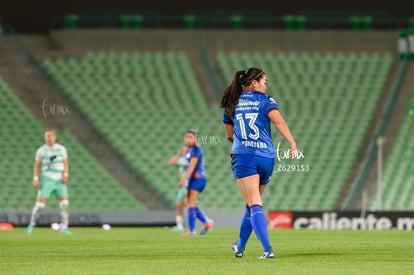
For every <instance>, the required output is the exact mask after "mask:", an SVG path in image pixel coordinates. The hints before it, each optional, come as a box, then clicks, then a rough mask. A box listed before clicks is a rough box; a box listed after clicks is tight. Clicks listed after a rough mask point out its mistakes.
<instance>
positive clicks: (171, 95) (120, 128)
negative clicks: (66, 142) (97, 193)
mask: <svg viewBox="0 0 414 275" xmlns="http://www.w3.org/2000/svg"><path fill="white" fill-rule="evenodd" d="M392 62H393V59H392V57H391V55H390V54H376V53H374V54H368V53H323V54H319V53H315V54H308V53H261V52H248V53H236V52H227V53H220V54H219V55H218V56H217V63H218V65H219V68H220V71H221V72H222V74H223V77H224V79H225V80H226V82H229V81H230V80H231V79H232V77H233V73H234V71H235V70H238V69H240V68H247V67H249V66H251V65H255V64H257V65H258V66H261V67H262V68H263V69H264V70H265V71H266V72H268V74H269V81H268V86H269V93H270V94H272V95H274V97H275V98H276V100H277V101H278V103H279V104H280V108H281V112H282V114H284V115H285V116H286V119H287V121H288V123H289V125H290V126H291V128H292V130H293V133H294V135H295V136H296V138H297V141H298V144H299V146H300V147H301V148H302V149H303V150H304V154H305V158H304V159H301V160H283V162H281V163H278V162H277V163H276V167H275V168H276V169H277V165H278V164H290V165H309V169H310V172H290V173H288V172H275V173H274V180H273V182H272V184H270V185H269V187H268V189H269V190H267V192H266V193H265V196H264V200H265V203H266V205H267V207H268V208H273V209H297V210H304V209H331V208H333V207H334V205H335V203H336V200H337V199H338V196H339V193H340V192H341V191H342V188H343V185H344V183H345V181H346V179H347V177H348V176H349V173H350V170H351V166H352V165H353V163H354V161H355V160H356V154H357V152H358V150H359V149H360V146H361V142H362V139H363V137H364V135H365V133H366V130H367V127H368V125H369V122H370V119H371V118H372V115H373V112H374V110H375V107H376V105H377V103H378V100H379V95H380V94H381V91H382V89H383V87H384V84H385V81H386V79H387V77H388V73H389V70H390V68H391V65H392ZM43 66H44V68H45V69H46V70H47V72H48V73H49V74H50V75H51V76H52V77H53V78H54V79H55V80H56V82H57V83H58V85H60V87H61V88H62V90H63V91H64V92H65V93H66V94H67V95H69V96H70V97H71V98H72V99H73V100H74V102H75V103H76V104H77V105H78V107H79V108H80V109H81V110H82V111H83V112H84V113H85V114H86V115H87V117H88V119H89V120H90V122H91V123H92V124H93V125H95V126H96V127H97V128H98V129H99V131H101V133H102V134H103V135H105V136H106V137H107V138H108V140H109V141H110V142H111V143H112V144H113V145H114V146H115V148H117V149H118V150H119V152H120V153H122V154H123V155H124V156H125V158H126V159H127V160H128V161H129V162H130V163H131V164H132V165H133V166H134V167H135V169H136V170H137V171H140V172H141V173H142V174H143V175H144V176H145V177H146V178H147V179H148V180H149V182H151V183H152V184H153V185H154V186H155V187H157V188H158V189H159V190H160V192H161V193H162V194H164V195H165V196H166V197H167V198H168V199H169V200H170V201H171V202H172V203H173V202H174V201H175V195H176V187H175V184H176V183H177V181H178V175H177V170H176V168H173V167H168V166H167V164H166V162H167V160H168V158H169V156H170V155H173V154H174V153H175V152H176V151H177V149H178V148H179V146H181V145H182V136H183V133H184V131H185V130H186V129H187V128H196V129H197V130H198V136H199V142H200V143H201V145H202V147H203V149H204V152H205V166H206V173H207V177H208V187H207V188H206V190H205V192H204V193H203V195H202V197H201V198H200V204H201V205H202V206H204V207H206V208H207V209H211V210H218V209H239V208H240V207H242V203H240V199H241V196H240V195H239V191H238V188H237V186H236V184H235V183H234V179H233V177H232V173H231V166H230V158H229V155H228V153H229V151H230V144H229V143H228V142H227V141H226V140H225V138H224V131H223V126H222V122H221V110H220V109H219V108H218V107H217V106H208V105H207V103H206V101H205V99H204V97H203V95H202V92H201V88H200V87H199V85H198V82H197V80H196V78H195V75H194V73H193V70H192V68H191V66H190V62H189V60H188V58H187V56H186V55H185V54H184V53H182V52H168V51H166V52H90V53H87V54H86V55H84V56H83V57H81V58H56V59H45V60H44V62H43ZM273 135H274V137H273V138H274V142H275V146H277V144H278V143H279V142H280V144H281V148H283V149H288V148H289V147H288V144H286V142H285V141H284V140H283V139H282V138H281V136H280V135H279V134H278V133H277V131H273ZM299 167H300V166H299ZM235 196H236V198H235ZM237 196H239V198H237Z"/></svg>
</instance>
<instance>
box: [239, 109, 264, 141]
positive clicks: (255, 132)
mask: <svg viewBox="0 0 414 275" xmlns="http://www.w3.org/2000/svg"><path fill="white" fill-rule="evenodd" d="M258 115H259V114H258V113H245V114H244V117H243V114H237V115H236V119H237V121H238V122H239V125H240V131H241V135H242V138H243V139H247V136H249V138H251V139H254V140H257V139H259V137H260V132H259V128H258V127H257V125H256V124H255V122H256V119H257V116H258ZM246 123H247V124H248V127H249V129H250V131H249V135H247V132H246Z"/></svg>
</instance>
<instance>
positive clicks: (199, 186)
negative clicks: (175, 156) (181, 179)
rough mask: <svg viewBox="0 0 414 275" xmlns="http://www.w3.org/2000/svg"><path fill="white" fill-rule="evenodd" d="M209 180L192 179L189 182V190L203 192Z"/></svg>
mask: <svg viewBox="0 0 414 275" xmlns="http://www.w3.org/2000/svg"><path fill="white" fill-rule="evenodd" d="M206 184H207V179H206V178H198V179H196V178H192V179H190V180H189V181H188V185H187V189H188V190H190V189H193V190H196V191H198V192H200V193H201V192H203V190H204V188H205V187H206Z"/></svg>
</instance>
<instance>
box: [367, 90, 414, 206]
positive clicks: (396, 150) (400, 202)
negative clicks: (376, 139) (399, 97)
mask: <svg viewBox="0 0 414 275" xmlns="http://www.w3.org/2000/svg"><path fill="white" fill-rule="evenodd" d="M413 125H414V93H413V94H412V95H411V99H410V102H409V104H408V107H407V110H406V112H405V114H404V118H403V121H402V123H401V126H400V128H399V131H398V134H397V137H396V140H395V142H394V143H393V145H392V149H391V153H390V155H389V157H388V158H387V160H386V163H385V170H384V173H383V180H382V184H383V192H382V198H380V201H381V204H380V205H379V204H378V196H379V195H380V194H379V192H378V190H376V192H375V194H374V195H373V196H372V199H371V202H370V208H372V209H376V210H402V211H407V210H413V209H414V186H413V183H414V128H413Z"/></svg>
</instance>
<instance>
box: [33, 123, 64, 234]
mask: <svg viewBox="0 0 414 275" xmlns="http://www.w3.org/2000/svg"><path fill="white" fill-rule="evenodd" d="M45 143H46V144H44V145H43V146H41V147H40V148H39V149H37V152H36V157H35V164H34V169H33V187H34V188H36V189H38V193H37V201H36V204H35V206H34V208H33V210H32V215H31V218H30V224H29V225H28V226H27V229H26V233H27V234H31V233H32V232H33V229H34V228H35V226H36V220H37V218H38V217H39V216H40V214H41V213H42V212H43V210H44V209H45V207H46V203H47V201H48V199H49V198H50V195H51V194H52V193H55V195H56V197H57V198H58V199H59V207H60V217H61V224H60V232H61V233H62V234H67V235H70V234H71V232H70V231H69V230H68V225H69V195H68V187H67V183H68V177H69V162H68V153H67V150H66V148H65V147H64V146H63V145H61V144H58V143H56V133H55V131H54V130H46V131H45Z"/></svg>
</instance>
